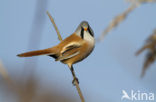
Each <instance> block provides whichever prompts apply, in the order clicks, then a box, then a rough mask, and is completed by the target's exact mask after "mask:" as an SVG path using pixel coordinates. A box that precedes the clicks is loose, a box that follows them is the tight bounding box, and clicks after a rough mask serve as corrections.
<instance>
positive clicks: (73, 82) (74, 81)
mask: <svg viewBox="0 0 156 102" xmlns="http://www.w3.org/2000/svg"><path fill="white" fill-rule="evenodd" d="M76 82H77V83H78V84H79V80H78V78H76V77H75V78H74V79H73V81H72V84H73V85H74V86H75V83H76Z"/></svg>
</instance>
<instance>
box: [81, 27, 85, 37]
mask: <svg viewBox="0 0 156 102" xmlns="http://www.w3.org/2000/svg"><path fill="white" fill-rule="evenodd" d="M81 38H82V39H83V38H84V29H83V27H81Z"/></svg>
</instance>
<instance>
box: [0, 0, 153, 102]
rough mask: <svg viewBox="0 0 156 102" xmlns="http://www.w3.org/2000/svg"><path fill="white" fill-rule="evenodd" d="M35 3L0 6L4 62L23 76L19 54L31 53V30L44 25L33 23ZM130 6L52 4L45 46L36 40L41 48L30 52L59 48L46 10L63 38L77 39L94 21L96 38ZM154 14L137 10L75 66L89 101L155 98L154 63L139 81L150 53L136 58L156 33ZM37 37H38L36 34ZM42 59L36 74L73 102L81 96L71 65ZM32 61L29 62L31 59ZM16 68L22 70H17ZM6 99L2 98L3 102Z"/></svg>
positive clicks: (88, 0)
mask: <svg viewBox="0 0 156 102" xmlns="http://www.w3.org/2000/svg"><path fill="white" fill-rule="evenodd" d="M36 2H37V0H25V1H24V0H23V1H21V0H1V1H0V12H1V14H0V15H1V16H0V22H1V23H0V28H1V30H0V34H1V37H0V59H1V60H2V61H3V63H4V65H5V66H6V67H7V68H8V70H9V72H13V73H18V74H21V73H22V71H23V70H25V69H24V68H23V66H24V61H25V60H24V59H22V58H18V57H16V55H17V54H18V53H21V52H25V51H29V50H30V49H28V45H29V37H30V34H31V33H32V32H31V31H32V29H33V28H35V27H34V26H38V25H39V23H38V22H35V23H36V24H34V20H35V19H38V17H37V18H34V14H35V7H36ZM128 6H129V4H128V3H127V2H125V1H123V0H78V1H76V0H47V5H46V8H45V11H41V12H40V14H41V15H42V18H43V19H44V20H43V21H44V22H43V23H42V26H41V27H42V29H43V30H42V32H41V39H40V42H38V40H34V43H39V47H34V48H31V50H37V49H44V48H48V47H51V46H54V45H56V44H58V43H59V41H58V39H57V35H56V32H55V30H54V28H53V26H52V24H51V22H50V20H49V18H48V16H47V15H46V11H47V10H48V11H49V12H50V13H51V14H52V16H53V17H54V19H55V22H56V24H57V25H58V28H59V30H60V32H61V35H62V37H63V38H66V37H67V36H69V35H70V34H72V33H73V32H74V31H75V29H76V28H77V26H78V25H79V23H80V22H81V21H83V20H87V21H88V22H89V24H90V25H91V27H92V29H93V30H94V33H95V37H96V38H97V37H98V36H99V35H100V34H101V33H102V32H103V30H104V29H105V28H106V27H107V26H108V24H109V23H110V22H111V20H112V19H113V18H114V17H115V16H116V15H118V14H119V13H122V12H123V11H124V10H126V8H128ZM155 10H156V4H144V5H141V6H140V7H138V8H137V9H135V10H134V11H133V12H132V13H131V14H130V15H129V16H128V18H127V19H126V20H125V21H124V22H123V23H121V24H120V25H119V27H117V28H115V29H114V30H113V31H111V32H110V33H109V34H108V35H107V36H106V37H105V38H104V41H103V42H101V43H97V44H96V47H95V49H94V51H93V53H92V54H91V55H90V56H89V57H88V58H87V59H85V60H84V61H83V62H80V63H78V64H76V65H75V66H74V67H75V71H76V74H77V76H78V78H79V81H80V87H81V88H82V91H83V93H84V97H86V101H87V102H95V101H96V102H104V100H106V101H109V102H122V101H121V95H122V93H121V92H122V90H123V89H125V90H127V91H130V90H132V89H133V90H141V91H143V92H144V91H145V92H154V93H156V91H155V90H156V87H155V86H156V83H155V77H156V74H155V72H156V68H155V67H154V66H155V64H153V65H152V66H151V67H150V69H149V70H148V71H147V73H146V76H145V77H144V78H143V79H140V73H141V69H142V65H143V62H144V56H145V53H142V54H141V55H140V56H138V57H136V56H135V55H134V54H135V52H136V51H137V50H138V49H139V48H140V47H141V46H142V45H143V44H144V42H145V40H146V38H147V37H148V36H149V35H150V34H151V33H152V31H153V29H154V28H156V23H155V18H156V13H155ZM37 30H38V29H35V32H37ZM39 33H40V32H39ZM36 37H37V38H38V37H39V36H38V35H37V34H36ZM37 58H38V61H37V68H36V69H35V73H36V75H37V76H38V77H39V79H40V82H41V83H42V84H43V83H47V84H45V85H47V86H50V85H52V84H53V85H56V86H57V87H58V88H60V90H66V91H67V90H68V91H69V92H71V93H73V94H74V95H73V96H74V97H78V96H75V95H77V92H76V90H75V88H74V87H73V86H72V84H71V81H72V76H71V73H70V71H69V69H68V67H67V66H66V65H64V64H61V63H60V62H55V61H54V60H53V59H52V58H50V57H47V56H40V57H37ZM27 59H28V60H27V61H28V62H29V58H27ZM30 63H31V62H30ZM12 66H16V67H17V68H16V69H12ZM53 82H55V83H53ZM62 84H63V85H62ZM71 87H72V88H71ZM1 97H2V95H1V94H0V102H1V101H2V100H1ZM78 98H79V97H78ZM3 102H4V101H3ZM125 102H126V101H125Z"/></svg>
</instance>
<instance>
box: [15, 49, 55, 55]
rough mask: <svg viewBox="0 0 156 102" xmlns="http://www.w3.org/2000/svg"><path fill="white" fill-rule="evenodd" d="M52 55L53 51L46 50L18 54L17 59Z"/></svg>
mask: <svg viewBox="0 0 156 102" xmlns="http://www.w3.org/2000/svg"><path fill="white" fill-rule="evenodd" d="M53 54H55V49H53V48H48V49H43V50H37V51H30V52H26V53H21V54H18V55H17V56H19V57H32V56H40V55H53Z"/></svg>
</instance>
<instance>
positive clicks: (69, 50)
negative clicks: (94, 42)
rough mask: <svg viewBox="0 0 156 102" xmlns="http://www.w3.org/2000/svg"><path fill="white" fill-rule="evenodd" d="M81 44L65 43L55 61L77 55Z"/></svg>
mask: <svg viewBox="0 0 156 102" xmlns="http://www.w3.org/2000/svg"><path fill="white" fill-rule="evenodd" d="M80 46H81V45H80V44H78V43H74V44H70V45H67V46H66V47H65V48H64V49H63V50H62V51H61V55H60V56H59V57H58V58H57V59H56V61H61V60H66V59H69V58H72V57H74V56H76V55H78V54H79V53H80V52H79V50H78V48H79V47H80Z"/></svg>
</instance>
